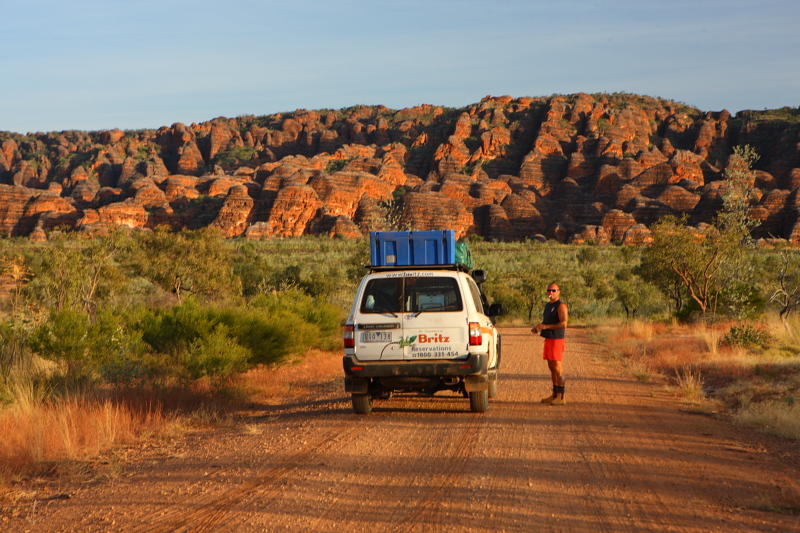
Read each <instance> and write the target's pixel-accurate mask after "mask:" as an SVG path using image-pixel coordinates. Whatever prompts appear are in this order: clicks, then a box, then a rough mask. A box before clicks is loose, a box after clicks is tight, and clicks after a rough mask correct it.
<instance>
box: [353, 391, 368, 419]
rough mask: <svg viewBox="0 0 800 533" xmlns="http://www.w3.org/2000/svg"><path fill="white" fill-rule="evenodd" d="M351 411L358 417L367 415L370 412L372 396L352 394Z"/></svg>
mask: <svg viewBox="0 0 800 533" xmlns="http://www.w3.org/2000/svg"><path fill="white" fill-rule="evenodd" d="M353 411H355V413H356V414H359V415H368V414H369V413H370V412H371V411H372V396H370V395H369V394H353Z"/></svg>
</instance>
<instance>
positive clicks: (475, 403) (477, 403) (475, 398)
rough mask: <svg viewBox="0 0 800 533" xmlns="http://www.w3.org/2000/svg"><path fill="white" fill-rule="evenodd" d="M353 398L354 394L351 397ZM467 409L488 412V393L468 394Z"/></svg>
mask: <svg viewBox="0 0 800 533" xmlns="http://www.w3.org/2000/svg"><path fill="white" fill-rule="evenodd" d="M353 396H355V394H354V395H353ZM469 408H470V411H472V412H473V413H485V412H486V411H488V410H489V391H488V390H479V391H474V392H470V393H469Z"/></svg>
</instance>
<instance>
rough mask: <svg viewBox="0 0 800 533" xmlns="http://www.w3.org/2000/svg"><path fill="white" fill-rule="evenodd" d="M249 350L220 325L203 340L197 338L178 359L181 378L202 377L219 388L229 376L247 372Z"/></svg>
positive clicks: (189, 380) (195, 378)
mask: <svg viewBox="0 0 800 533" xmlns="http://www.w3.org/2000/svg"><path fill="white" fill-rule="evenodd" d="M250 356H251V354H250V350H248V349H247V348H245V347H244V346H242V345H240V344H239V343H238V342H236V339H234V338H233V337H232V336H231V335H230V334H229V332H228V328H227V327H226V326H225V325H223V324H218V325H216V326H215V327H214V329H213V331H212V332H211V333H210V334H209V335H208V336H205V337H198V338H197V339H195V340H194V341H193V342H192V343H191V344H190V345H189V348H188V350H186V352H184V353H183V355H182V357H181V360H180V362H181V369H182V371H183V375H182V378H183V380H184V381H187V382H191V381H196V380H199V379H201V378H204V377H208V378H209V379H210V380H211V383H212V385H214V386H215V387H219V386H220V385H222V384H223V383H224V382H225V381H226V380H227V379H228V378H230V377H231V376H232V375H234V374H236V373H238V372H243V371H244V370H246V369H247V366H248V359H250Z"/></svg>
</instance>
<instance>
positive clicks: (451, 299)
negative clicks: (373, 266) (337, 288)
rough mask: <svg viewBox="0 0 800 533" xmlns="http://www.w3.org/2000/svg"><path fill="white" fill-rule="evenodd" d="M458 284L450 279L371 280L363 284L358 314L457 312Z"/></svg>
mask: <svg viewBox="0 0 800 533" xmlns="http://www.w3.org/2000/svg"><path fill="white" fill-rule="evenodd" d="M462 309H463V303H462V301H461V292H460V291H459V290H458V282H457V281H456V279H455V278H451V277H437V276H424V277H415V276H410V277H402V278H375V279H371V280H369V281H368V282H367V286H366V289H365V290H364V296H363V298H362V299H361V305H360V310H361V312H362V313H387V312H389V313H400V312H404V313H416V312H420V311H424V312H426V313H427V312H448V311H461V310H462Z"/></svg>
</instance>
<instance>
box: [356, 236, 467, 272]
mask: <svg viewBox="0 0 800 533" xmlns="http://www.w3.org/2000/svg"><path fill="white" fill-rule="evenodd" d="M369 243H370V259H371V260H372V266H373V267H394V266H398V267H400V266H430V265H453V264H455V262H456V236H455V232H454V231H453V230H451V229H446V230H433V231H373V232H370V234H369Z"/></svg>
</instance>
